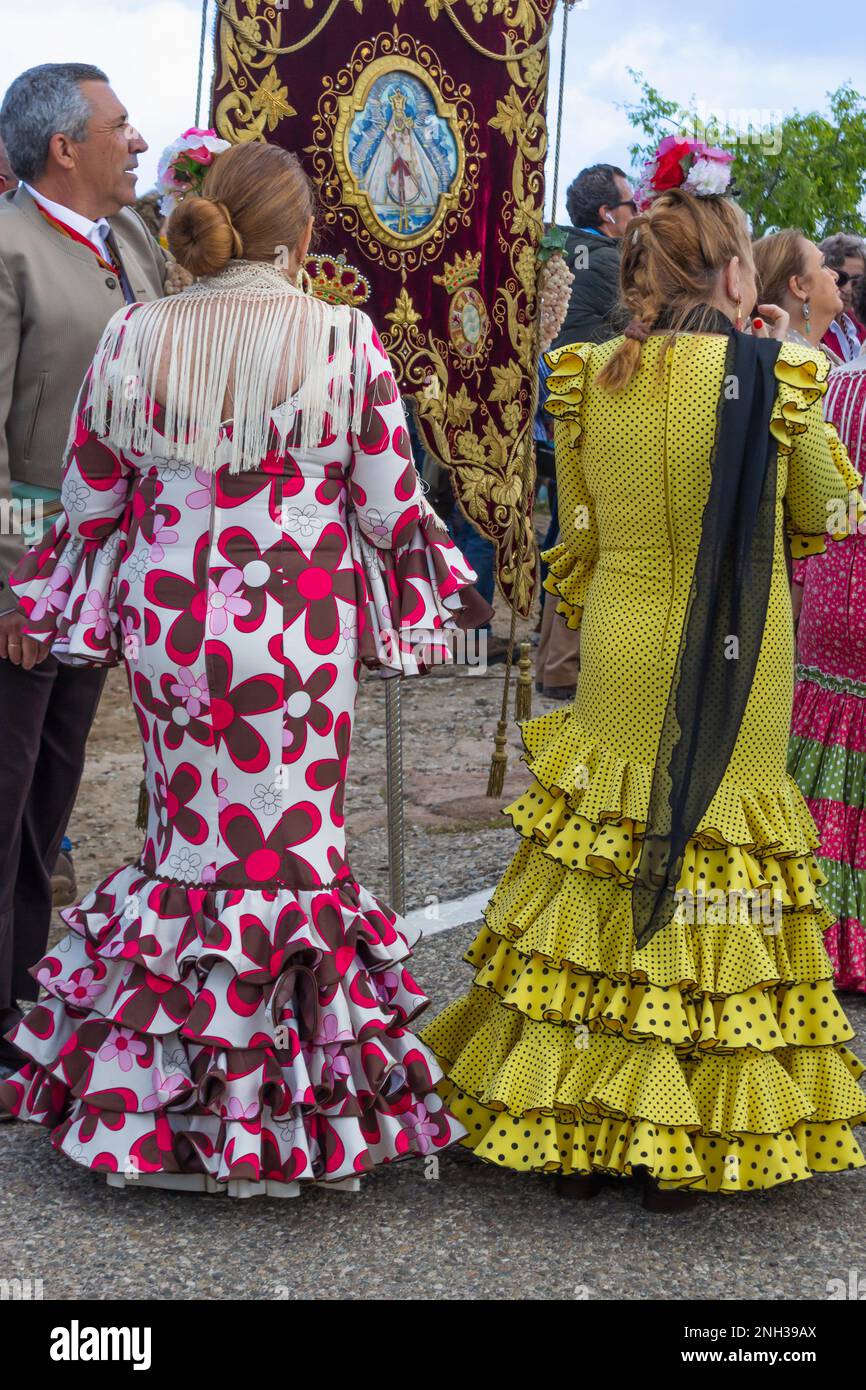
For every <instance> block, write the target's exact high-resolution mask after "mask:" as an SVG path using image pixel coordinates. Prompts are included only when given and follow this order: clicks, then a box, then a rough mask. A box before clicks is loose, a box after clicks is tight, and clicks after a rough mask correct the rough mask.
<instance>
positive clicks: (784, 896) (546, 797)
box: [504, 782, 824, 920]
mask: <svg viewBox="0 0 866 1390" xmlns="http://www.w3.org/2000/svg"><path fill="white" fill-rule="evenodd" d="M504 814H505V815H507V816H509V817H510V818H511V822H512V824H513V825H514V828H515V830H517V831H518V832H519V833H520V834H521V835H522V836H524V838H526V839H531V840H534V841H535V842H537V843H538V844H541V845H542V846H544V852H545V854H546V855H547V856H548V857H549V858H550V859H555V860H557V861H558V862H559V863H561V864H564V865H565V867H566V868H569V869H578V870H584V871H586V872H589V873H594V874H599V875H605V876H608V877H611V878H615V879H616V880H617V882H618V883H620V884H621V885H622V886H623V887H631V886H632V885H633V884H634V881H635V877H636V873H637V866H638V860H639V859H640V853H641V846H642V843H643V829H644V827H643V824H642V823H640V822H637V821H632V820H628V819H627V818H625V817H624V818H622V819H621V820H617V821H612V820H606V821H602V822H599V821H591V820H588V819H587V818H586V816H584V815H578V814H576V813H575V812H573V811H571V810H569V808H568V804H567V802H566V799H565V797H564V795H560V796H555V795H554V794H553V793H552V792H549V791H547V790H546V789H545V788H544V787H543V786H542V785H541V783H540V782H534V783H533V784H532V785H531V786H530V787H529V788H528V789H527V790H526V791H525V792H524V793H523V795H522V796H520V797H519V798H518V799H517V801H513V802H512V803H511V804H510V805H509V806H506V807H504ZM823 882H824V878H823V875H822V874H821V872H820V870H819V869H818V867H817V865H816V863H815V860H814V857H813V855H812V853H811V850H807V851H805V852H802V853H800V854H796V853H794V852H793V851H788V850H786V851H783V852H781V853H780V855H779V857H778V858H776V857H775V856H774V855H772V854H770V853H766V852H759V853H758V854H754V853H751V852H750V851H749V850H746V849H743V848H742V847H741V846H739V845H731V844H727V843H723V844H722V846H721V847H719V842H718V839H717V838H716V837H715V836H709V835H707V836H706V838H705V839H702V837H701V836H700V835H699V836H698V837H697V838H696V839H693V840H690V841H689V842H688V844H687V845H686V849H685V854H684V858H683V866H682V870H681V873H680V878H679V882H678V885H677V891H678V893H680V894H681V895H683V897H685V898H687V900H688V901H689V902H692V903H694V904H697V903H698V901H699V900H704V903H705V909H706V913H707V914H709V913H710V912H711V911H712V910H713V902H714V901H716V902H717V904H718V906H719V907H720V908H721V906H722V899H723V898H724V899H725V900H726V901H725V903H724V907H725V911H726V912H728V911H729V910H730V909H731V908H732V907H739V909H740V910H739V913H738V915H739V916H741V917H742V918H743V919H744V920H748V919H749V918H750V917H753V916H754V913H755V911H756V910H758V911H762V910H765V909H766V910H770V908H772V907H773V905H778V908H779V909H780V910H781V911H786V912H794V911H803V910H806V909H808V910H811V911H813V912H820V911H822V910H823V903H822V901H821V898H820V897H819V896H818V893H817V891H816V890H817V887H818V886H819V885H820V884H822V883H823ZM702 920H703V918H702Z"/></svg>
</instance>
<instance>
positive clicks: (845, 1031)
mask: <svg viewBox="0 0 866 1390" xmlns="http://www.w3.org/2000/svg"><path fill="white" fill-rule="evenodd" d="M465 959H466V960H467V961H468V962H469V964H470V965H473V966H475V968H476V974H475V981H474V983H475V984H476V985H477V986H479V987H480V988H483V989H487V990H490V991H491V992H492V993H493V994H495V995H496V996H497V998H498V999H499V1000H500V1001H501V1002H502V1004H504V1005H505V1007H506V1008H509V1009H515V1010H516V1011H517V1012H518V1013H520V1014H522V1015H523V1016H524V1017H525V1018H531V1019H534V1020H535V1021H536V1022H539V1023H564V1024H568V1025H569V1026H571V1027H575V1028H577V1027H579V1028H581V1029H589V1030H590V1031H592V1032H600V1031H606V1032H609V1033H615V1034H617V1035H618V1036H620V1037H623V1038H627V1039H628V1040H629V1041H631V1042H645V1041H646V1040H647V1039H649V1038H658V1039H659V1040H660V1041H662V1042H665V1043H669V1044H670V1045H671V1046H672V1047H676V1048H686V1049H688V1050H695V1051H718V1052H734V1051H740V1050H742V1049H743V1048H747V1047H750V1048H754V1049H756V1050H757V1051H759V1052H771V1051H775V1050H776V1049H778V1048H783V1047H802V1046H824V1045H825V1044H828V1043H840V1042H847V1041H850V1039H851V1038H853V1036H854V1033H853V1030H852V1028H851V1025H850V1024H849V1022H848V1020H847V1018H846V1017H845V1015H844V1013H843V1012H842V1010H841V1009H840V1008H839V1007H838V1005H837V1003H836V1000H835V998H834V995H833V990H832V985H831V984H830V983H829V982H828V981H829V977H827V976H825V977H824V978H823V979H822V980H818V981H811V982H808V983H806V982H802V981H798V982H796V983H792V984H789V985H786V986H781V987H779V986H777V985H776V984H775V983H774V982H772V981H770V982H767V983H760V984H757V983H756V984H754V985H752V986H749V987H748V988H746V989H743V990H740V991H737V992H731V993H729V994H725V995H717V994H712V993H710V992H709V991H705V992H703V993H702V992H700V991H698V990H696V989H694V988H691V987H686V988H684V987H683V986H682V985H667V986H664V985H656V984H653V983H652V982H651V981H649V980H633V979H624V980H623V979H620V978H617V977H614V976H607V975H594V974H591V973H590V972H589V971H587V970H585V969H583V968H582V967H581V966H579V965H576V964H574V963H573V962H571V961H560V962H559V963H558V964H556V963H554V962H553V961H549V960H546V959H545V958H544V957H543V956H537V955H530V954H527V953H526V952H525V951H523V950H521V949H520V948H519V947H517V946H515V945H514V944H513V943H511V942H509V941H506V940H504V939H501V938H497V937H496V936H495V935H491V933H489V932H487V931H486V930H484V929H482V931H481V932H480V933H479V935H478V937H477V938H476V940H475V941H474V943H473V944H472V946H471V947H470V948H469V950H468V952H467V953H466V956H465Z"/></svg>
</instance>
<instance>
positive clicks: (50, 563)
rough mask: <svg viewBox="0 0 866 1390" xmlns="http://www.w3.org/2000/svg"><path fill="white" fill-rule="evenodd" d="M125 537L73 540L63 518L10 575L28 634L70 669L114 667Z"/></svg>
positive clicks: (117, 534) (118, 642)
mask: <svg viewBox="0 0 866 1390" xmlns="http://www.w3.org/2000/svg"><path fill="white" fill-rule="evenodd" d="M121 545H122V536H121V534H120V532H119V531H115V532H114V533H113V534H112V535H110V536H108V537H106V538H103V539H101V540H83V539H82V538H81V537H75V538H73V537H72V536H71V535H70V532H69V520H68V518H67V517H66V516H65V515H64V516H63V517H61V518H60V519H58V521H56V522H55V524H54V526H53V527H52V529H51V530H50V531H49V532H48V533H47V534H46V535H45V536H44V537H43V538H42V540H41V541H40V543H39V545H38V546H35V547H34V548H33V549H32V550H30V551H28V552H27V554H26V555H25V556H24V557H23V559H22V560H21V561H20V563H19V564H18V565H17V566H16V568H15V571H14V573H13V574H12V575H11V576H10V579H9V584H10V588H11V589H12V590H13V591H14V593H15V595H16V597H17V599H18V603H19V606H20V607H21V609H22V610H23V612H24V613H25V614H26V616H27V624H26V626H25V629H24V630H25V632H27V633H28V634H29V635H30V636H32V637H35V638H38V640H39V641H40V642H45V643H48V644H49V645H50V646H51V654H52V656H55V657H56V658H57V659H58V660H59V661H62V662H64V663H65V664H67V665H70V666H116V665H117V664H118V662H119V661H120V659H121V651H122V638H121V628H120V618H119V615H118V612H117V607H116V602H115V596H116V588H117V567H118V563H119V558H120V552H121Z"/></svg>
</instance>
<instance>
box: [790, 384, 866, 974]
mask: <svg viewBox="0 0 866 1390" xmlns="http://www.w3.org/2000/svg"><path fill="white" fill-rule="evenodd" d="M825 414H826V417H827V419H829V420H830V421H832V423H833V424H834V425H835V426H836V429H837V431H838V433H839V436H840V438H841V439H842V442H843V443H844V444H845V445H846V447H847V449H848V453H849V455H850V458H851V461H852V463H853V464H854V466H855V468H856V469H857V470H858V471H859V472H862V470H863V467H864V464H866V358H863V357H861V358H858V359H855V360H854V361H853V362H851V363H849V364H848V365H846V366H845V367H841V368H838V369H836V370H834V371H833V372H832V373H831V375H830V385H829V389H828V392H827V398H826V406H825ZM861 530H862V526H861V527H860V528H858V529H857V530H856V531H855V534H852V535H849V536H848V537H847V538H846V539H844V540H839V541H837V542H836V544H834V545H829V546H827V548H826V551H825V552H823V553H820V554H815V555H811V556H809V557H808V558H806V559H801V560H798V561H797V563H796V564H795V566H794V580H795V583H797V584H800V585H802V589H803V605H802V610H801V614H800V621H799V625H798V629H797V679H796V685H795V688H794V714H793V722H792V726H791V741H790V744H789V748H788V771H789V772H790V774H791V776H792V777H793V778H794V780H795V781H796V782H797V785H798V786H799V788H800V790H801V792H802V793H803V795H804V797H805V798H806V801H807V803H808V806H809V810H810V812H811V813H812V816H813V817H814V820H815V824H816V826H817V828H818V833H819V835H820V837H821V843H820V846H819V848H818V851H817V859H818V864H819V867H820V869H821V871H822V873H823V875H824V876H825V879H826V882H825V884H824V885H823V887H822V888H821V897H822V899H823V900H824V902H825V904H826V905H827V907H828V908H829V909H830V911H831V912H832V914H833V916H834V917H835V918H837V919H838V920H837V921H836V922H834V924H833V926H831V927H830V928H829V930H828V931H827V932H826V934H825V937H824V945H825V946H826V948H827V953H828V955H829V956H830V959H831V961H832V963H833V970H834V975H835V980H836V985H837V986H838V988H839V989H844V990H851V991H853V992H859V993H866V534H860V531H861Z"/></svg>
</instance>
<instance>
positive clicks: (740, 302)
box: [737, 295, 743, 328]
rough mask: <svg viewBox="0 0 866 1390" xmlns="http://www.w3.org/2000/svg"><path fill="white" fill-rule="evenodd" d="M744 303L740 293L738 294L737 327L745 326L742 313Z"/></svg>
mask: <svg viewBox="0 0 866 1390" xmlns="http://www.w3.org/2000/svg"><path fill="white" fill-rule="evenodd" d="M742 305H743V300H742V297H741V296H740V295H737V328H742V326H743V315H742V313H741V309H742Z"/></svg>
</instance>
